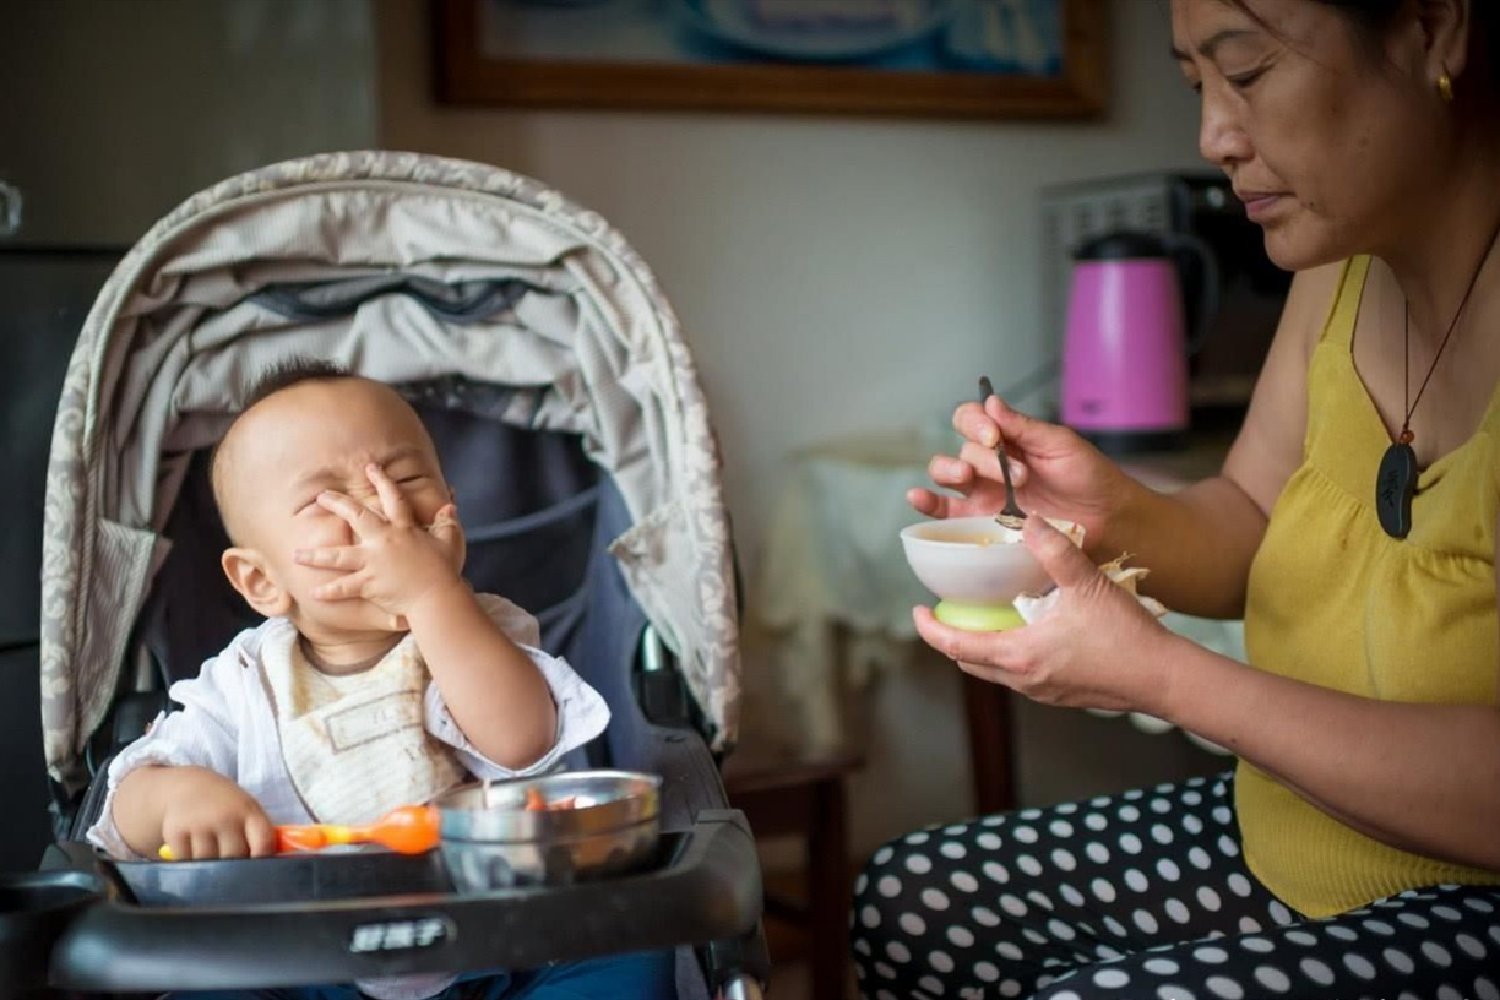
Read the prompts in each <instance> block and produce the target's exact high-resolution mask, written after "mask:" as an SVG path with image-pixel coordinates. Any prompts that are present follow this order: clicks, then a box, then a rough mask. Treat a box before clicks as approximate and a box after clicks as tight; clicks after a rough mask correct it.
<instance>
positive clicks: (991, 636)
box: [913, 517, 1180, 714]
mask: <svg viewBox="0 0 1500 1000" xmlns="http://www.w3.org/2000/svg"><path fill="white" fill-rule="evenodd" d="M1023 541H1024V543H1025V545H1026V547H1027V548H1028V549H1030V550H1031V552H1032V554H1033V555H1035V556H1036V558H1037V560H1038V561H1039V562H1040V563H1041V564H1042V567H1043V568H1044V569H1045V570H1046V571H1047V574H1048V576H1050V577H1051V578H1052V579H1053V581H1054V582H1055V583H1056V584H1057V586H1058V588H1059V590H1060V594H1059V595H1058V600H1057V603H1056V604H1055V605H1054V606H1053V607H1052V609H1051V610H1050V611H1048V612H1047V613H1046V614H1045V615H1044V616H1043V617H1042V618H1040V619H1038V620H1037V621H1036V622H1035V623H1034V624H1031V625H1026V626H1023V627H1020V628H1015V629H1011V630H1008V631H1004V632H966V631H963V630H961V629H956V628H952V627H950V626H947V625H944V624H943V623H942V622H940V621H938V620H937V619H936V618H934V617H933V615H932V611H931V610H929V609H928V608H925V607H919V608H917V609H916V610H915V611H914V612H913V617H914V618H915V620H916V623H917V631H918V632H919V633H921V636H922V638H923V639H924V640H926V642H927V644H928V645H930V646H931V647H932V648H933V649H936V650H937V651H938V652H940V653H942V654H943V655H945V656H947V657H949V658H951V659H953V660H954V661H956V662H957V663H958V665H959V667H960V668H962V669H963V670H964V672H965V673H969V674H972V675H974V676H975V677H978V678H980V679H981V680H986V681H990V682H991V683H994V684H1003V685H1004V686H1006V687H1008V688H1010V689H1011V690H1013V691H1017V692H1019V693H1021V694H1023V695H1025V696H1026V697H1028V698H1031V699H1034V700H1035V701H1039V702H1043V703H1044V704H1048V705H1061V706H1065V707H1069V708H1103V709H1109V710H1112V711H1144V712H1147V713H1151V714H1156V713H1153V712H1152V706H1153V705H1160V704H1163V703H1164V702H1165V700H1166V699H1165V697H1164V696H1165V693H1166V688H1167V686H1168V681H1169V676H1170V672H1169V668H1168V662H1169V656H1168V653H1169V652H1170V647H1171V645H1172V644H1173V643H1174V642H1177V641H1180V640H1178V639H1177V637H1176V636H1174V635H1173V634H1172V633H1171V632H1169V631H1168V630H1167V629H1166V628H1164V627H1163V626H1162V625H1161V623H1159V622H1158V621H1157V620H1156V618H1155V617H1154V616H1152V614H1151V613H1150V612H1149V611H1147V610H1146V609H1145V608H1143V607H1141V604H1140V602H1139V601H1138V600H1136V598H1135V596H1134V595H1133V594H1131V593H1130V592H1129V591H1127V590H1125V588H1123V587H1121V586H1119V585H1118V584H1116V583H1114V582H1113V581H1112V580H1110V579H1109V578H1108V577H1107V576H1105V575H1104V573H1103V572H1102V571H1100V569H1099V568H1098V567H1097V566H1095V565H1094V564H1093V563H1092V562H1090V561H1089V558H1088V556H1086V555H1084V553H1083V550H1082V549H1080V548H1078V546H1076V545H1074V544H1073V543H1072V542H1071V541H1069V540H1068V538H1067V537H1066V536H1064V535H1063V534H1062V533H1061V532H1059V531H1058V530H1057V529H1056V528H1054V527H1052V526H1051V525H1050V524H1048V523H1047V522H1046V520H1045V519H1044V518H1041V517H1029V518H1027V519H1026V528H1025V531H1024V534H1023Z"/></svg>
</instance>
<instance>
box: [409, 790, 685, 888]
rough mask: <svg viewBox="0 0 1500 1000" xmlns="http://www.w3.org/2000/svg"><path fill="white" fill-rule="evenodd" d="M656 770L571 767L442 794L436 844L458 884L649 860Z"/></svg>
mask: <svg viewBox="0 0 1500 1000" xmlns="http://www.w3.org/2000/svg"><path fill="white" fill-rule="evenodd" d="M660 789H661V779H660V778H658V777H656V776H655V775H650V774H640V773H637V772H632V771H572V772H565V773H562V774H553V775H547V776H544V777H539V778H530V779H522V780H519V781H512V782H505V783H503V784H499V785H492V786H490V787H488V788H486V787H485V786H484V785H481V784H470V785H463V786H460V787H458V788H456V789H454V790H453V791H451V792H448V793H446V794H444V795H442V796H440V797H439V798H438V799H437V801H436V802H435V803H434V805H435V806H437V809H438V818H439V829H440V833H441V842H440V847H441V850H442V853H443V860H444V862H445V863H446V865H447V867H448V873H449V875H450V876H451V877H452V879H453V883H454V886H455V888H457V889H458V890H459V891H461V892H485V891H488V890H491V889H504V888H510V887H512V886H526V885H568V884H571V883H573V882H578V881H583V880H585V879H593V878H601V877H604V876H608V875H616V874H622V873H625V872H629V871H633V870H635V869H637V868H639V867H641V866H643V865H644V864H647V863H649V862H650V860H651V859H652V857H653V856H654V854H655V851H656V845H657V841H658V839H659V837H660V833H661V823H660Z"/></svg>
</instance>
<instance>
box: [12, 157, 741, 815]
mask: <svg viewBox="0 0 1500 1000" xmlns="http://www.w3.org/2000/svg"><path fill="white" fill-rule="evenodd" d="M289 356H308V357H315V358H322V359H327V360H331V361H334V362H337V363H341V364H344V365H346V366H348V367H349V368H351V369H352V370H354V371H356V372H358V373H360V374H364V375H367V376H370V377H372V378H377V379H380V380H382V381H386V382H392V383H421V384H423V385H426V386H434V385H435V386H437V387H438V389H437V391H448V390H445V389H443V378H444V377H445V376H452V377H453V380H452V382H451V391H454V392H462V393H469V394H471V395H472V394H474V393H479V394H481V396H483V395H484V394H485V393H488V394H489V396H487V397H485V398H481V399H479V400H478V401H477V402H476V401H475V400H474V399H468V400H466V401H465V402H464V405H463V407H462V408H463V409H466V410H470V411H472V410H474V408H475V406H476V405H477V406H482V407H489V408H490V409H491V410H492V414H491V415H493V416H495V417H497V418H498V419H501V420H504V421H505V422H507V423H510V424H513V425H516V426H522V427H530V428H535V429H545V430H556V431H563V432H568V433H573V434H578V435H581V437H582V441H583V446H584V449H585V452H586V454H587V455H588V457H589V458H590V459H591V460H592V461H594V462H595V463H597V464H598V465H599V466H600V467H601V468H602V469H603V470H605V471H606V472H607V473H608V474H609V476H610V477H611V480H612V485H613V487H614V488H615V489H616V490H617V491H618V494H619V496H620V497H621V498H622V499H623V502H624V506H625V508H626V510H627V512H628V515H629V519H630V525H629V527H628V528H627V529H626V530H625V531H624V532H623V533H622V534H620V535H619V536H618V537H617V538H615V539H614V541H613V542H612V544H611V545H610V546H609V551H610V554H611V555H612V556H613V557H614V559H615V560H617V562H618V565H619V567H620V569H621V571H622V574H623V576H624V579H625V581H626V584H627V586H628V587H629V590H630V593H631V594H632V596H633V597H634V598H635V600H636V601H637V602H638V603H639V604H640V606H641V608H642V609H643V610H644V611H645V613H646V615H647V617H648V618H649V619H650V621H651V622H652V623H653V624H654V625H655V626H656V628H657V630H658V631H659V633H660V634H661V636H662V638H663V640H664V641H665V642H666V644H667V646H668V647H669V648H670V649H671V650H672V651H673V652H674V653H675V654H676V655H677V657H678V660H679V662H680V664H681V666H682V669H683V673H684V675H685V677H686V680H687V684H688V687H689V689H690V691H691V692H692V694H693V696H694V698H695V699H696V701H697V702H698V704H699V707H700V708H701V709H702V711H703V713H704V715H705V717H706V718H707V719H708V720H709V722H710V724H711V725H712V726H713V727H714V733H713V740H714V743H715V745H716V746H718V747H723V746H725V745H727V744H728V743H731V742H732V741H733V738H734V736H735V731H736V724H737V707H738V701H739V683H738V671H739V664H738V660H737V635H736V627H737V626H736V621H735V614H734V607H735V596H734V579H733V572H732V564H731V554H730V541H729V534H728V526H727V519H726V515H725V509H724V503H723V497H722V492H721V487H720V481H719V460H718V454H717V448H716V444H715V442H714V439H713V435H712V431H711V429H710V427H709V422H708V414H707V409H706V406H705V403H704V399H703V395H702V392H701V389H700V387H699V384H698V380H697V375H696V373H695V371H694V369H693V364H692V361H691V359H690V357H689V355H688V352H687V349H686V347H685V345H684V343H683V341H682V336H681V331H680V329H679V327H678V323H677V320H676V317H675V315H674V314H673V313H672V311H671V308H670V307H669V306H668V305H667V303H666V300H665V299H664V297H663V296H662V294H661V292H660V291H659V290H658V288H657V286H656V284H655V279H654V278H653V277H652V275H651V273H650V272H649V270H648V269H647V268H646V267H645V265H644V264H643V263H642V262H641V260H640V259H639V258H638V257H637V256H636V255H635V253H634V252H633V251H632V250H631V249H630V248H629V247H628V246H627V245H626V244H625V242H624V240H623V238H621V237H620V236H619V234H617V233H615V232H614V231H613V230H612V229H610V228H609V226H607V225H606V224H605V223H604V222H603V220H601V219H600V218H599V217H598V216H596V215H594V214H592V213H589V212H586V211H584V210H582V209H579V208H578V207H576V206H573V205H571V204H569V203H568V202H566V201H565V200H564V199H563V198H562V197H561V196H560V195H558V194H557V193H555V192H553V191H550V190H548V189H546V188H544V187H542V186H540V185H539V184H537V183H535V182H534V181H531V180H529V179H526V178H523V177H519V176H517V175H515V174H511V173H508V172H505V171H502V170H497V169H495V168H491V167H486V166H481V165H477V164H471V163H462V162H457V161H452V160H442V159H436V158H431V157H422V156H415V155H409V154H392V153H351V154H334V155H325V156H318V157H313V158H310V159H305V160H298V161H294V162H290V163H284V164H279V165H276V166H272V167H267V168H264V169H262V170H258V171H254V172H252V173H249V174H245V175H241V176H240V177H236V178H233V179H231V180H228V181H225V182H223V183H221V184H219V185H217V186H215V187H214V188H212V189H210V190H208V191H205V192H203V193H201V194H199V195H196V196H194V197H193V198H191V199H189V200H188V201H187V202H186V203H184V204H183V205H182V206H180V207H179V208H177V209H176V210H175V211H173V212H172V213H171V214H170V215H168V216H167V217H166V218H165V219H163V220H162V221H161V222H159V223H158V224H157V225H156V226H155V227H153V228H152V230H151V231H150V232H149V233H148V234H147V235H146V236H145V237H144V238H143V239H142V240H141V242H140V243H139V244H137V245H136V246H135V248H134V249H133V250H132V251H131V252H130V254H129V255H128V256H127V257H126V258H125V260H124V261H123V262H122V263H121V264H120V266H119V268H118V269H117V270H116V272H115V274H114V276H113V277H112V278H111V279H110V281H109V283H108V284H107V285H106V286H105V288H104V289H103V291H102V292H101V293H100V295H99V298H98V300H97V301H96V303H95V305H94V308H93V310H92V312H91V313H90V315H89V318H88V320H87V322H86V324H85V326H84V329H83V332H82V335H81V337H80V339H79V342H78V346H77V349H76V351H75V353H74V354H73V358H72V361H71V363H70V365H69V369H68V374H67V378H66V382H65V385H64V388H63V393H62V398H61V403H60V406H59V409H58V415H57V421H56V425H55V429H54V434H53V443H52V455H51V462H50V466H49V470H48V487H47V506H46V530H45V539H44V549H43V558H44V565H43V591H42V622H41V628H42V632H41V636H42V657H41V672H42V693H43V702H42V717H43V726H44V737H45V746H46V755H47V762H48V767H49V769H50V771H51V772H52V774H53V776H54V777H55V778H57V779H58V780H60V781H62V782H63V783H64V784H65V785H67V786H68V787H72V788H77V787H79V786H81V784H82V783H83V782H84V780H85V779H86V775H85V774H84V773H83V769H82V767H81V753H82V749H83V747H84V745H85V743H86V741H87V740H88V738H89V736H90V734H91V733H92V732H93V731H94V729H95V728H96V727H97V726H98V725H99V724H100V722H101V721H102V719H103V717H104V715H105V713H106V712H107V710H108V706H109V703H110V700H111V698H112V696H113V694H114V692H115V691H116V689H117V685H118V681H119V677H120V671H121V667H122V663H123V661H124V659H125V657H126V653H127V649H126V647H127V643H128V641H129V638H130V635H131V630H132V628H133V626H134V623H135V620H136V617H137V614H138V612H139V611H140V609H141V607H142V604H143V602H144V599H145V597H146V594H147V591H148V589H149V586H150V581H151V579H152V576H153V574H154V573H155V571H156V569H157V568H158V567H159V566H160V564H161V562H162V560H163V559H164V558H165V555H166V552H167V550H168V548H169V546H170V541H169V540H168V539H166V538H165V537H164V536H163V534H162V532H163V529H164V527H165V526H166V524H167V522H168V518H169V517H170V515H171V512H172V509H173V505H174V502H175V500H176V498H177V495H178V491H179V490H180V488H181V486H182V484H183V482H184V479H185V477H186V475H187V473H188V469H189V465H190V463H191V460H192V456H193V454H194V453H195V452H197V451H200V450H201V449H203V448H205V447H207V446H209V445H211V444H212V443H213V442H214V441H216V440H217V439H218V437H219V436H220V434H221V433H222V431H223V429H224V427H225V425H226V424H227V422H228V420H229V419H230V418H231V417H232V415H233V414H234V413H236V412H238V410H239V409H240V406H241V400H242V394H243V392H244V391H245V389H246V388H247V386H248V384H249V383H250V382H251V381H253V379H254V378H255V376H256V375H257V374H258V373H259V372H261V371H263V370H264V369H265V368H266V367H268V366H269V365H271V364H273V363H275V362H276V361H278V360H281V359H285V358H287V357H289ZM496 471H497V474H504V470H496Z"/></svg>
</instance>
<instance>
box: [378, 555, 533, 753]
mask: <svg viewBox="0 0 1500 1000" xmlns="http://www.w3.org/2000/svg"><path fill="white" fill-rule="evenodd" d="M406 620H407V624H408V625H409V626H410V627H411V632H412V636H413V638H415V639H416V642H417V648H418V649H419V650H421V651H422V659H423V661H424V662H425V663H426V664H427V669H428V671H429V672H430V673H431V674H432V679H433V681H434V683H436V685H437V688H438V691H439V692H440V693H441V694H442V697H443V702H444V703H445V704H446V705H447V706H448V711H449V712H450V713H451V714H452V716H453V720H454V721H455V722H456V723H457V724H458V727H459V729H460V730H462V731H463V734H464V736H465V737H467V739H468V741H469V743H470V744H472V746H473V747H474V749H475V750H476V751H478V752H479V753H480V754H481V755H483V756H484V757H485V758H487V759H489V760H491V761H493V762H495V763H496V764H498V765H500V766H501V767H504V768H509V769H513V770H520V769H522V768H525V767H527V766H528V765H530V764H533V763H535V762H536V761H537V760H538V759H540V758H541V757H542V756H543V755H544V754H546V753H547V751H548V750H550V749H551V748H552V745H553V743H554V742H555V741H556V739H557V706H556V705H554V704H553V701H552V692H551V689H550V688H549V687H548V685H547V680H546V678H544V677H543V676H542V673H541V671H540V670H538V669H537V665H536V664H535V663H534V662H532V659H531V657H530V656H528V655H527V653H526V651H525V650H523V649H521V647H519V646H517V645H516V644H515V643H514V642H512V641H511V639H510V638H509V637H508V636H507V635H506V634H505V633H504V632H503V631H502V630H501V629H500V627H499V626H498V625H496V624H495V622H494V621H492V620H491V619H490V616H489V615H488V614H486V613H485V610H484V608H482V607H481V606H480V603H479V600H478V599H477V598H476V597H475V595H474V593H473V592H472V591H471V590H470V589H469V587H468V584H466V583H464V582H463V580H461V579H456V578H455V580H454V581H453V583H452V585H450V586H448V587H445V588H442V589H441V590H438V591H436V592H432V593H429V594H427V595H425V597H424V599H423V600H421V601H419V602H417V603H416V604H415V605H413V606H412V607H411V609H410V610H408V611H407V613H406Z"/></svg>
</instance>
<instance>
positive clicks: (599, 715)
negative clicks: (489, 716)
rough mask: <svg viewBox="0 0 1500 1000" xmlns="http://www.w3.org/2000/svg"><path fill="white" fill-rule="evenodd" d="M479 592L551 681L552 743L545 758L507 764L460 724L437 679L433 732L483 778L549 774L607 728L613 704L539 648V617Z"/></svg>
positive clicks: (432, 692)
mask: <svg viewBox="0 0 1500 1000" xmlns="http://www.w3.org/2000/svg"><path fill="white" fill-rule="evenodd" d="M474 597H475V600H477V601H478V602H479V606H480V608H482V609H483V611H484V613H485V615H487V616H488V617H489V619H490V621H492V622H494V624H495V625H496V627H498V628H499V629H500V631H501V632H503V633H505V635H507V636H509V637H510V639H511V641H512V642H514V643H515V644H516V645H517V646H518V647H519V648H520V650H521V651H522V652H523V653H525V654H526V655H527V656H528V657H529V658H530V659H531V662H532V663H533V664H535V665H536V668H537V670H538V671H540V673H541V675H542V677H543V679H544V680H545V681H546V682H547V687H548V688H549V690H550V693H551V697H552V704H553V705H554V706H556V708H555V711H556V715H557V725H556V733H555V735H554V738H553V741H552V745H551V747H550V748H548V750H547V751H546V753H544V754H543V755H542V756H541V757H539V758H533V759H532V760H531V761H529V762H528V763H527V764H526V765H525V766H522V767H506V766H504V765H502V764H500V763H498V762H496V761H494V760H491V759H489V758H487V757H485V756H484V755H483V754H482V753H480V752H479V750H478V748H477V747H476V746H475V745H474V744H473V743H472V742H470V741H469V739H468V738H467V736H466V735H465V733H464V732H463V731H462V729H461V728H460V727H459V724H458V722H457V721H456V720H455V719H454V715H453V713H452V712H451V711H450V710H449V708H448V706H447V704H446V703H445V701H444V696H443V692H442V690H441V689H440V688H439V687H438V685H437V683H436V681H433V682H431V683H429V684H428V687H427V706H426V715H427V729H428V732H430V733H432V735H434V736H436V737H437V738H438V739H440V740H442V741H443V742H444V743H447V744H449V745H450V746H452V747H453V748H454V749H456V750H457V751H458V756H459V760H461V761H462V762H463V764H464V767H466V768H467V769H468V770H469V773H471V774H473V775H474V776H475V777H477V778H486V779H490V780H495V781H500V780H504V779H506V778H514V777H517V776H519V775H530V774H541V773H545V772H546V771H548V770H549V769H550V768H551V767H553V766H554V765H555V764H557V763H558V762H559V761H560V760H562V758H563V757H564V756H565V755H567V754H568V753H569V752H571V751H572V750H575V749H577V748H578V747H581V746H583V745H584V744H586V743H588V742H589V741H590V740H592V739H594V738H595V737H596V736H598V735H599V734H600V733H602V732H604V730H605V727H607V726H608V725H609V706H608V705H607V704H606V703H605V701H604V699H603V698H602V697H600V696H599V692H597V691H595V690H594V689H593V688H591V687H589V685H588V684H587V683H585V682H584V680H583V678H582V677H579V676H578V674H577V673H575V672H574V670H573V668H572V667H570V666H569V665H568V663H567V661H565V660H563V659H561V658H559V657H556V656H551V655H549V654H548V653H546V652H545V651H543V650H542V649H541V648H539V647H540V646H541V642H542V640H541V629H540V627H539V626H538V624H537V620H536V619H535V618H534V617H532V616H531V615H530V614H528V613H527V612H525V611H523V610H522V609H521V608H519V607H517V606H516V605H514V604H512V603H511V602H510V601H507V600H506V599H505V598H503V597H498V596H496V595H495V594H475V595H474Z"/></svg>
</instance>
